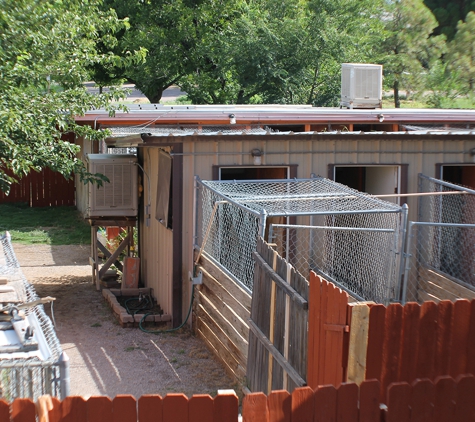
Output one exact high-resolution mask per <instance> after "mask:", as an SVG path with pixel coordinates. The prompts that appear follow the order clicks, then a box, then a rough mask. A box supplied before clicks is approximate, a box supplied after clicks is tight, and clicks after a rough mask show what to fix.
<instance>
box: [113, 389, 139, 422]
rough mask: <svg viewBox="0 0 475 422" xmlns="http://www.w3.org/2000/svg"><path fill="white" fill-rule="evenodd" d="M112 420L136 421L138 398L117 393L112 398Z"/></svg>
mask: <svg viewBox="0 0 475 422" xmlns="http://www.w3.org/2000/svg"><path fill="white" fill-rule="evenodd" d="M112 420H113V421H114V422H136V421H137V400H135V397H134V396H131V395H129V394H127V395H126V394H124V395H122V394H121V395H117V396H116V397H114V399H113V400H112Z"/></svg>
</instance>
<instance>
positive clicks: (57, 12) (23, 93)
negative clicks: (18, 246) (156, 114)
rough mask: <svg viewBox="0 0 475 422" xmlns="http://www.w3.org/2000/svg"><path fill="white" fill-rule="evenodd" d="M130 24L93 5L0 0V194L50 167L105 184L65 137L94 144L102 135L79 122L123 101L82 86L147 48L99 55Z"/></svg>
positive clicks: (68, 0)
mask: <svg viewBox="0 0 475 422" xmlns="http://www.w3.org/2000/svg"><path fill="white" fill-rule="evenodd" d="M126 27H127V22H126V21H124V20H119V19H117V16H116V15H115V13H114V12H113V11H108V12H103V11H101V10H99V8H98V3H97V2H96V1H95V0H86V1H79V0H56V1H48V2H45V1H41V0H0V74H1V75H2V83H1V84H0V189H1V190H2V191H4V192H8V191H9V188H10V185H11V183H12V182H14V181H15V180H16V178H21V177H22V176H23V175H25V174H27V173H29V172H30V171H32V170H34V171H40V170H41V169H43V168H45V167H49V168H51V169H52V170H54V171H58V172H60V173H61V174H63V175H64V176H65V177H71V176H72V174H73V172H75V173H77V174H79V175H80V176H81V179H82V180H84V181H94V180H96V181H99V182H100V181H101V180H102V178H101V176H100V175H91V174H88V173H87V172H86V169H85V168H84V165H83V163H82V162H81V160H79V159H78V158H76V154H77V152H78V147H77V146H76V145H74V144H71V143H69V142H67V141H64V140H62V139H61V137H62V134H64V133H68V132H75V133H77V134H79V135H83V136H87V137H89V138H90V139H99V138H101V137H102V136H104V134H103V133H101V132H97V131H94V130H93V129H91V128H88V127H82V126H78V125H77V124H76V123H75V120H74V117H75V116H77V115H83V114H84V113H85V112H86V111H88V110H90V109H91V108H101V107H103V108H108V109H109V110H110V112H111V113H113V111H114V108H113V107H112V106H111V100H114V99H115V100H117V99H119V98H120V97H123V96H124V93H123V91H122V90H114V89H112V90H111V91H110V92H108V93H106V94H101V95H91V94H89V93H88V92H87V90H86V88H85V87H84V84H83V83H84V82H85V81H88V80H90V75H91V66H93V65H96V64H101V65H104V66H116V67H126V66H128V65H130V64H132V63H139V62H140V60H141V59H142V58H143V51H139V52H124V53H123V54H122V55H121V56H118V55H115V54H113V53H110V52H109V53H106V52H104V51H99V50H98V48H97V45H98V42H101V43H102V44H103V45H105V46H110V47H113V46H114V44H115V42H116V41H115V33H116V32H117V31H120V30H125V29H126Z"/></svg>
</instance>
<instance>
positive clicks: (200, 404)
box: [188, 394, 237, 422]
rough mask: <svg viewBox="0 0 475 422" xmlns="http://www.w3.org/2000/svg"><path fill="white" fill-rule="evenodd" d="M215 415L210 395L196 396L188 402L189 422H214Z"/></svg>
mask: <svg viewBox="0 0 475 422" xmlns="http://www.w3.org/2000/svg"><path fill="white" fill-rule="evenodd" d="M236 414H237V412H236ZM213 415H214V408H213V398H212V397H211V396H210V395H209V394H196V395H194V396H193V397H192V398H191V399H190V400H188V421H189V422H201V421H212V420H213V417H214V416H213Z"/></svg>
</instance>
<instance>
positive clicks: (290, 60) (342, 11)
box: [182, 0, 381, 105]
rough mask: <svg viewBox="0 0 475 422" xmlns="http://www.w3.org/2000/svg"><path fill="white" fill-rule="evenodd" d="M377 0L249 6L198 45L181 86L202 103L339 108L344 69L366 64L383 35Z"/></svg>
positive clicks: (319, 0) (244, 5) (243, 6)
mask: <svg viewBox="0 0 475 422" xmlns="http://www.w3.org/2000/svg"><path fill="white" fill-rule="evenodd" d="M378 5H379V3H378V2H375V1H371V2H370V1H366V0H364V1H361V0H360V1H354V0H348V1H339V0H333V1H325V0H313V1H310V2H303V1H299V0H286V1H284V2H281V3H279V4H275V3H272V4H271V3H269V2H266V1H262V2H249V3H246V2H242V3H240V4H238V5H236V6H235V11H236V12H235V13H234V15H232V14H230V13H228V19H227V20H226V25H223V27H222V28H220V30H219V31H211V32H209V33H208V34H207V35H208V37H207V38H206V39H204V40H203V42H201V43H198V44H197V47H196V52H197V54H196V57H197V58H205V60H199V59H198V60H196V61H195V63H196V64H195V68H194V72H192V73H189V74H188V75H187V77H186V78H185V80H184V82H182V88H183V89H184V90H185V91H186V92H187V93H188V95H189V98H190V99H191V100H192V101H193V102H198V103H217V102H225V103H280V104H296V103H299V104H302V103H308V104H314V105H336V104H338V100H339V92H340V68H341V63H342V62H345V61H365V60H367V59H368V57H371V55H372V49H373V46H374V43H375V41H376V39H377V36H376V34H377V33H378V32H379V28H380V22H381V21H380V20H378V19H375V16H376V13H377V9H378Z"/></svg>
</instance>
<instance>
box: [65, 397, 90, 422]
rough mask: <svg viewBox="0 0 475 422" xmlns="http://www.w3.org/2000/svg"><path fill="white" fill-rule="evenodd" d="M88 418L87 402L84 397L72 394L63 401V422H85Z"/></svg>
mask: <svg viewBox="0 0 475 422" xmlns="http://www.w3.org/2000/svg"><path fill="white" fill-rule="evenodd" d="M86 420H87V403H86V400H84V399H83V398H82V397H79V396H70V397H66V398H65V399H64V400H63V401H62V402H61V422H84V421H86Z"/></svg>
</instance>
